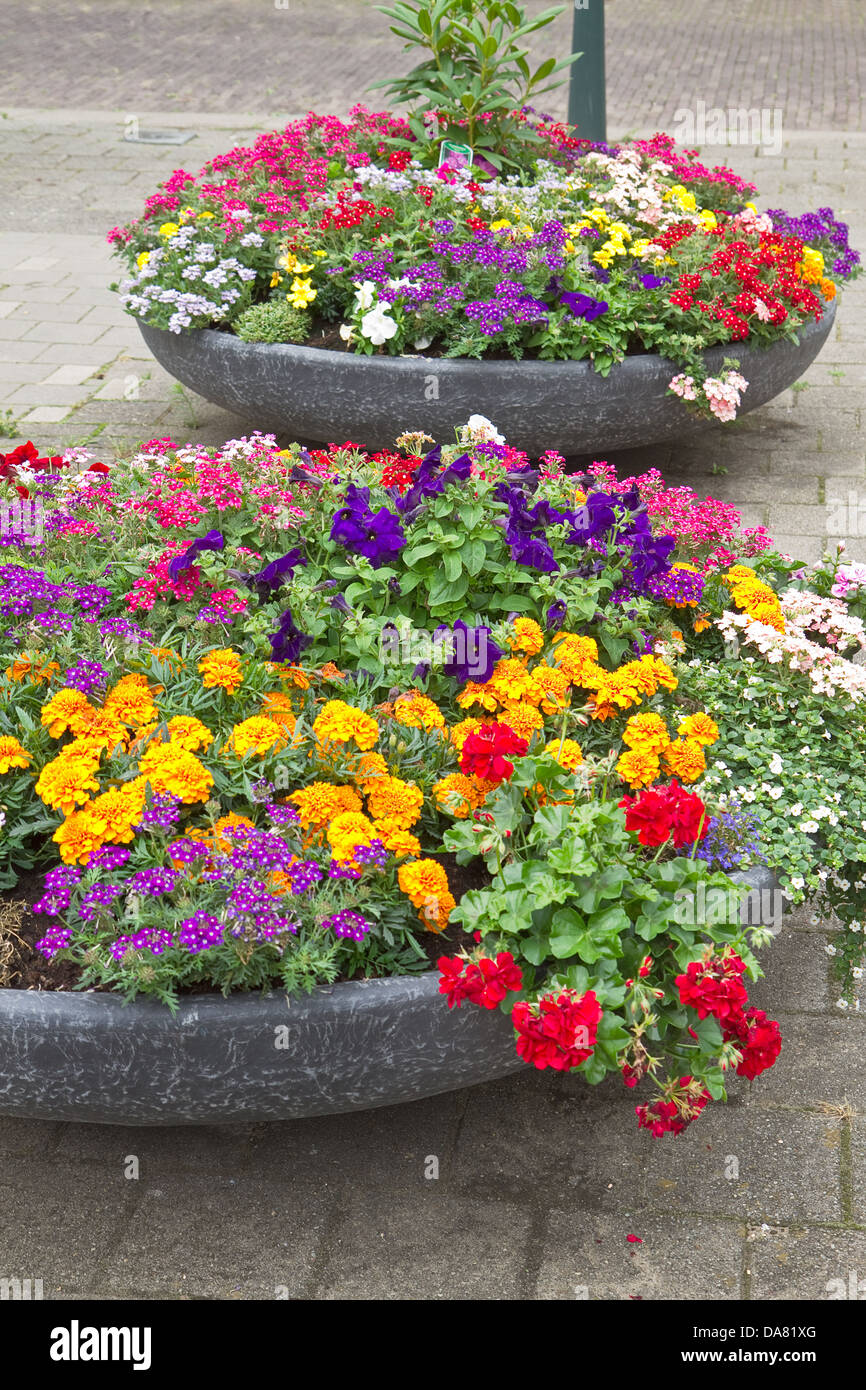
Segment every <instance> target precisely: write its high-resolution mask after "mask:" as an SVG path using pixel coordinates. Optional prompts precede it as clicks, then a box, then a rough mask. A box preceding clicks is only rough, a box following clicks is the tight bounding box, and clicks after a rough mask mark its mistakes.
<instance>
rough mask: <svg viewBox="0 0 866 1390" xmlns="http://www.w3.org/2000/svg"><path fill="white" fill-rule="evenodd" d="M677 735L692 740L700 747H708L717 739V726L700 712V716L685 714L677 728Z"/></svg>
mask: <svg viewBox="0 0 866 1390" xmlns="http://www.w3.org/2000/svg"><path fill="white" fill-rule="evenodd" d="M677 733H678V734H683V735H684V737H685V738H690V739H693V740H694V742H695V743H700V744H701V746H702V747H708V746H709V744H711V743H715V741H716V739H717V738H718V737H719V726H718V724H716V723H715V722H714V721H713V720H712V719H711V718H710V716H709V715H708V714H705V713H704V712H703V711H701V713H700V714H687V715H686V717H685V719H683V720H682V721H681V722H680V724H679V725H678V726H677Z"/></svg>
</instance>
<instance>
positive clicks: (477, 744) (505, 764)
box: [460, 724, 529, 782]
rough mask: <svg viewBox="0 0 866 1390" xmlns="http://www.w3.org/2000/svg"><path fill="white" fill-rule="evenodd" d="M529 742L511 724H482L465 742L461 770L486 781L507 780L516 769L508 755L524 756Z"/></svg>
mask: <svg viewBox="0 0 866 1390" xmlns="http://www.w3.org/2000/svg"><path fill="white" fill-rule="evenodd" d="M528 747H529V744H528V743H527V741H526V739H525V738H519V737H518V735H517V734H516V733H515V732H514V730H513V729H510V728H509V727H508V725H507V724H482V725H481V727H480V729H478V730H476V731H475V732H474V733H471V734H469V736H468V738H467V739H466V740H465V742H464V744H463V752H462V754H461V757H460V771H461V772H464V773H466V774H467V776H475V777H480V778H481V780H482V781H484V782H504V781H507V779H508V778H509V777H510V776H511V774H512V772H513V771H514V764H513V763H511V762H509V761H508V757H507V755H508V754H510V753H514V754H516V755H517V756H518V757H520V758H522V757H523V755H524V753H525V752H526V750H527V748H528Z"/></svg>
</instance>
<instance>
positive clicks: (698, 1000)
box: [674, 955, 749, 1027]
mask: <svg viewBox="0 0 866 1390" xmlns="http://www.w3.org/2000/svg"><path fill="white" fill-rule="evenodd" d="M745 969H746V966H745V963H744V962H743V961H742V960H740V957H739V956H734V955H730V956H715V957H714V958H713V959H712V960H708V961H696V960H695V961H692V963H691V965H690V966H688V968H687V969H686V973H685V975H677V977H676V980H675V981H674V983H675V984H676V986H677V988H678V989H679V992H680V1003H682V1004H686V1005H687V1006H688V1007H689V1008H692V1009H695V1010H696V1011H697V1015H698V1018H707V1016H708V1015H710V1014H712V1016H713V1018H717V1019H718V1020H719V1022H720V1023H721V1024H722V1026H723V1027H724V1025H725V1023H726V1022H727V1021H728V1020H729V1019H736V1018H740V1017H742V1013H743V1005H744V1004H748V1002H749V996H748V994H747V993H746V987H745V985H744V984H743V979H742V977H743V974H744V972H745Z"/></svg>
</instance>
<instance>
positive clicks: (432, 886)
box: [397, 859, 456, 931]
mask: <svg viewBox="0 0 866 1390" xmlns="http://www.w3.org/2000/svg"><path fill="white" fill-rule="evenodd" d="M397 882H398V883H399V885H400V889H401V891H402V892H403V893H405V894H406V896H407V898H409V899H410V901H411V902H412V904H413V905H414V906H415V907H417V908H420V912H419V914H418V915H419V917H420V919H421V921H422V922H423V923H424V925H425V926H426V927H427V929H428V930H429V931H442V930H443V928H444V927H446V926H447V925H448V919H449V917H450V916H451V913H452V912H453V911H454V908H455V907H456V903H455V901H454V897H453V894H452V893H451V890H450V888H449V887H448V875H447V874H446V872H445V870H444V869H443V867H442V865H441V864H437V862H436V860H435V859H417V860H415V861H414V862H413V863H410V864H401V865H400V868H399V869H398V870H397Z"/></svg>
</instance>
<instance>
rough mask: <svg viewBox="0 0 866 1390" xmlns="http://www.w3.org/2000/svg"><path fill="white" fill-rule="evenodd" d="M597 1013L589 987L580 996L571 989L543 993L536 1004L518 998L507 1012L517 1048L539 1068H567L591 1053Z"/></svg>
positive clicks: (525, 1059)
mask: <svg viewBox="0 0 866 1390" xmlns="http://www.w3.org/2000/svg"><path fill="white" fill-rule="evenodd" d="M601 1012H602V1011H601V1005H600V1004H599V1002H598V1000H597V999H596V997H595V994H594V992H593V991H592V990H589V991H588V992H587V993H586V994H584V995H578V994H577V993H576V991H575V990H573V989H567V990H563V992H562V993H561V994H558V995H552V994H545V995H543V996H542V998H541V999H540V1000H539V1001H538V1003H537V1004H529V1003H525V1002H524V1001H519V1002H518V1003H517V1004H515V1005H514V1008H513V1009H512V1011H511V1021H512V1023H513V1024H514V1027H515V1028H516V1029H517V1033H518V1038H517V1051H518V1053H519V1055H520V1056H521V1057H522V1058H523V1060H524V1062H530V1063H531V1064H532V1065H533V1066H534V1067H537V1068H538V1070H539V1071H544V1069H545V1067H552V1068H553V1069H554V1071H571V1069H572V1067H579V1066H580V1064H581V1063H582V1062H585V1061H586V1059H587V1057H591V1056H592V1051H593V1048H594V1047H595V1043H596V1037H597V1034H598V1024H599V1020H600V1019H601Z"/></svg>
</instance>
